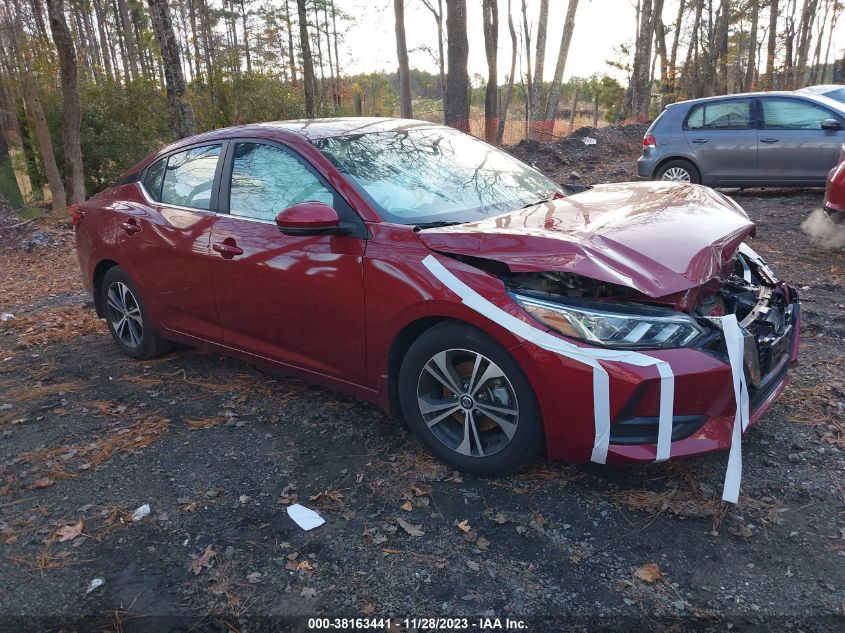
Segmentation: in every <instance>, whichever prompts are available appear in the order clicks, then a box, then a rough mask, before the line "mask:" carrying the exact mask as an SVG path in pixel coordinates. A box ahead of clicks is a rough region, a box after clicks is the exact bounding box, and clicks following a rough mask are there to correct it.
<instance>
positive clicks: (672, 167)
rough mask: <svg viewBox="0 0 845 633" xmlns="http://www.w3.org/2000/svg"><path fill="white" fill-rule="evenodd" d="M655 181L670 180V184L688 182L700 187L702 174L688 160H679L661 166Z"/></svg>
mask: <svg viewBox="0 0 845 633" xmlns="http://www.w3.org/2000/svg"><path fill="white" fill-rule="evenodd" d="M654 179H655V180H668V181H670V182H688V183H692V184H694V185H699V184H701V173H700V172H699V171H698V169H697V168H696V166H695V165H693V164H692V163H691V162H689V161H688V160H683V159H681V158H677V159H675V160H670V161H668V162H666V163H664V164H663V165H661V166H660V169H658V170H657V173H656V174H655V175H654Z"/></svg>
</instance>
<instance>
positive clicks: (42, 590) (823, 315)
mask: <svg viewBox="0 0 845 633" xmlns="http://www.w3.org/2000/svg"><path fill="white" fill-rule="evenodd" d="M628 136H630V138H627V137H626V138H627V140H626V141H625V142H624V143H623V142H621V141H620V142H619V145H620V147H621V149H620V147H616V148H615V149H612V151H611V150H610V149H607V147H606V146H607V145H610V144H611V142H610V141H608V142H607V143H605V142H604V141H603V140H602V138H601V137H599V139H598V140H599V143H598V144H597V145H596V146H589V147H588V146H583V149H582V148H581V147H575V150H577V151H578V152H582V153H583V152H591V151H592V152H595V153H596V155H592V154H590V155H587V156H586V157H585V156H584V155H582V156H581V158H582V162H581V166H580V167H579V166H578V165H574V164H573V163H572V161H574V160H575V159H576V158H577V156H575V154H574V153H573V154H572V155H571V156H570V155H569V154H566V155H564V159H562V160H561V161H560V162H558V164H557V165H550V164H548V163H545V164H544V165H543V168H544V169H546V170H547V171H548V172H549V173H550V174H551V175H553V176H555V177H558V178H559V179H566V177H567V176H568V175H569V174H570V172H571V171H572V170H573V169H575V170H577V171H579V177H580V178H581V180H582V181H583V182H587V183H589V182H595V181H598V180H606V179H609V178H612V179H615V180H624V179H626V178H630V176H631V175H632V174H633V173H634V169H635V166H634V165H633V164H632V162H631V161H632V157H635V155H636V154H635V151H636V149H635V148H636V147H637V146H638V142H639V136H641V131H639V132H637V133H631V134H629V135H628ZM632 139H636V142H635V141H634V140H632ZM626 143H627V145H626ZM582 145H583V143H582ZM625 148H627V150H626V149H625ZM556 151H559V150H556ZM599 152H605V153H604V154H600V153H599ZM626 152H627V153H626ZM547 154H548V153H547ZM611 154H612V156H611ZM597 157H598V158H597ZM591 165H592V166H593V167H591ZM610 174H617V175H616V176H612V175H610ZM730 193H731V195H734V196H735V197H736V199H737V200H738V201H739V202H740V204H742V205H743V206H744V207H745V208H746V209H747V211H748V212H749V214H750V215H751V217H752V218H753V219H754V220H755V221H756V222H757V223H758V225H759V228H758V238H757V239H756V240H755V241H754V247H755V248H756V249H757V250H759V251H760V252H761V253H762V254H763V255H764V256H765V257H766V258H767V259H768V260H769V263H770V264H771V265H772V267H773V268H774V269H775V270H776V271H777V272H779V273H780V274H781V275H782V276H783V277H784V278H786V279H788V280H790V281H791V282H792V283H794V284H795V285H797V287H798V288H799V289H800V290H801V294H802V313H803V318H804V323H803V332H802V334H803V340H802V345H801V359H802V360H801V366H799V367H798V368H796V369H795V370H794V371H793V383H792V384H791V385H790V386H789V387H788V388H787V390H786V392H785V393H784V394H783V396H782V397H781V398H780V400H779V401H778V402H777V403H776V404H775V406H774V407H773V408H772V409H771V410H770V411H769V413H768V414H767V415H766V416H765V417H764V418H763V419H762V420H761V421H760V423H759V424H757V425H756V426H755V427H753V428H752V429H751V430H749V432H748V433H747V434H746V436H745V437H744V439H743V457H744V473H743V475H744V477H743V485H742V497H741V500H740V503H739V505H737V506H728V505H724V504H722V503H721V502H720V500H719V497H720V493H721V484H722V478H723V475H724V471H725V466H726V462H727V455H726V454H724V453H721V454H715V455H708V456H703V457H697V458H691V459H686V460H680V461H671V462H668V463H663V464H659V465H641V466H632V467H625V468H611V467H599V466H595V465H582V466H571V465H566V464H560V463H552V462H548V461H546V460H540V461H538V462H537V463H536V464H534V465H533V466H532V467H531V468H530V469H529V470H527V471H526V472H524V473H521V474H519V475H516V476H512V477H508V478H502V479H479V478H474V477H470V476H462V475H460V474H458V473H456V472H453V471H450V470H449V469H447V468H445V467H443V466H442V465H440V464H439V463H438V462H436V461H434V460H432V459H431V458H429V457H427V456H426V454H425V453H424V452H423V451H422V448H421V446H420V445H419V444H418V443H417V442H416V441H415V440H414V439H413V438H412V437H411V436H410V435H409V433H408V432H407V430H406V429H405V427H404V426H403V425H402V424H401V423H399V422H396V421H391V420H388V419H386V417H385V416H384V415H383V414H382V413H381V412H380V411H379V410H377V409H376V408H374V407H372V406H370V405H368V404H365V403H363V402H360V401H357V400H355V399H353V398H349V397H347V396H343V395H338V394H336V393H333V392H330V391H327V390H323V389H320V388H316V387H312V386H309V385H307V384H305V383H302V382H300V381H297V380H293V379H290V378H287V377H285V376H283V375H281V374H277V373H273V372H270V371H265V370H263V369H260V368H256V367H253V366H250V365H247V364H244V363H241V362H239V361H235V360H231V359H226V358H222V357H220V356H218V355H216V354H211V353H206V352H202V351H198V350H194V349H188V348H183V349H179V350H177V351H176V352H174V353H172V354H170V355H169V356H166V357H164V358H162V359H159V360H156V361H153V362H136V361H133V360H131V359H128V358H126V357H124V356H122V355H120V354H119V353H118V350H117V348H116V347H115V346H114V344H113V343H112V341H111V338H110V337H109V335H108V334H107V332H106V330H105V327H104V325H103V324H102V323H101V322H100V321H98V320H97V319H96V318H95V317H94V316H93V314H92V311H91V310H89V309H87V308H84V307H83V304H84V303H85V302H86V301H87V299H86V297H85V295H84V293H83V292H82V289H81V284H80V282H79V271H78V266H77V264H76V261H75V253H74V251H73V247H72V243H73V242H72V236H71V235H70V233H69V231H68V229H67V227H61V226H60V227H51V228H46V227H45V226H44V225H43V224H42V225H35V224H31V225H27V226H25V227H21V228H13V229H9V230H7V231H5V232H4V236H5V237H6V239H4V240H3V246H2V249H0V271H2V273H0V274H2V287H0V313H2V314H3V316H2V317H0V477H2V479H0V626H2V629H3V630H4V631H12V630H15V631H24V630H33V631H44V630H60V629H64V630H97V631H162V632H174V631H189V630H190V631H203V632H205V631H208V632H211V631H244V632H247V631H259V630H261V631H264V630H266V631H271V630H274V631H275V630H292V629H296V630H299V629H302V630H305V629H306V628H307V621H306V620H303V619H301V618H300V619H296V616H303V615H308V616H313V615H319V616H332V617H333V616H336V615H345V616H351V617H388V616H393V617H426V616H471V617H472V619H471V620H470V622H469V626H470V628H477V627H473V626H472V625H473V623H475V624H477V619H476V618H477V617H500V618H505V617H510V618H512V619H514V618H515V619H521V620H523V621H524V622H525V623H527V626H528V627H529V628H528V630H530V631H546V630H548V631H562V630H574V631H582V630H583V631H595V630H614V631H616V630H626V631H627V630H634V629H638V628H642V627H643V626H647V627H649V628H650V629H652V630H687V629H707V630H714V631H725V630H728V629H729V628H731V627H733V628H734V630H739V631H749V630H760V631H763V630H771V629H773V628H778V629H779V630H795V631H798V630H801V631H834V630H837V631H841V630H843V629H845V459H843V449H845V386H843V374H845V371H843V368H845V305H843V302H845V262H843V251H842V250H829V249H825V248H823V247H822V246H820V245H818V244H816V243H815V242H814V241H813V240H811V238H810V237H808V236H807V235H806V234H804V233H803V232H802V231H801V229H800V225H801V223H802V222H803V221H804V220H805V219H806V218H807V217H808V216H809V215H810V214H811V212H812V211H813V210H814V209H815V208H816V207H818V206H819V204H820V202H821V192H818V191H799V192H784V191H777V192H761V191H750V192H730ZM9 225H10V223H7V226H9ZM0 231H2V222H0ZM22 242H24V243H23V244H22ZM9 314H11V315H13V317H10V316H8V315H9ZM297 502H298V503H302V504H304V505H307V506H308V507H311V508H314V509H316V510H317V511H319V513H320V514H321V515H322V516H323V517H324V518H325V519H326V523H325V525H323V526H321V527H319V528H317V529H315V530H313V531H310V532H305V531H303V530H301V529H300V528H299V527H297V526H296V525H295V524H294V523H293V522H292V521H291V520H290V519H289V518H288V516H287V514H286V511H285V507H286V506H287V505H290V504H292V503H297ZM144 504H148V505H149V509H150V513H149V515H147V516H145V517H143V518H140V519H139V520H133V519H132V514H133V511H135V510H136V509H137V508H139V507H141V506H142V505H144ZM95 579H98V581H97V582H96V583H94V584H98V583H100V581H102V582H101V583H100V584H99V586H96V587H94V586H93V585H92V584H91V583H92V581H95ZM288 618H294V619H293V620H289V619H288ZM405 628H406V627H404V626H402V625H400V626H396V625H395V624H394V626H393V628H392V629H391V630H395V631H401V630H405ZM435 628H436V627H435ZM437 630H444V629H443V628H438V629H437Z"/></svg>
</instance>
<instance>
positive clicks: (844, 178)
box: [824, 145, 845, 224]
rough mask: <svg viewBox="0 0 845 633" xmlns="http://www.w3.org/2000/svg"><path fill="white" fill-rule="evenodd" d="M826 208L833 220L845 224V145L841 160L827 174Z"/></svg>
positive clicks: (840, 156) (840, 153)
mask: <svg viewBox="0 0 845 633" xmlns="http://www.w3.org/2000/svg"><path fill="white" fill-rule="evenodd" d="M824 210H825V213H826V214H827V216H828V217H829V218H830V219H831V220H833V221H834V222H836V223H837V224H845V145H843V146H842V149H841V150H840V152H839V162H838V163H837V165H836V166H835V167H834V168H833V169H831V170H830V171H829V172H828V174H827V187H826V188H825V190H824Z"/></svg>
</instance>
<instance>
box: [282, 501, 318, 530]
mask: <svg viewBox="0 0 845 633" xmlns="http://www.w3.org/2000/svg"><path fill="white" fill-rule="evenodd" d="M288 516H289V517H290V518H291V519H293V521H294V523H296V524H297V525H298V526H299V527H301V528H302V529H303V530H305V531H306V532H307V531H308V530H313V529H314V528H315V527H320V526H321V525H323V523H325V522H326V520H325V519H324V518H323V517H321V516H320V515H319V514H317V513H316V512H314V510H312V509H311V508H306V507H305V506H303V505H299V504H298V503H294V504H293V505H290V506H288Z"/></svg>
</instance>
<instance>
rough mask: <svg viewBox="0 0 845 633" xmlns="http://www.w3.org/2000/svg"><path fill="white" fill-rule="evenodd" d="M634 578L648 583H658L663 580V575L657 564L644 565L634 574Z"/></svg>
mask: <svg viewBox="0 0 845 633" xmlns="http://www.w3.org/2000/svg"><path fill="white" fill-rule="evenodd" d="M634 576H636V577H637V578H639V579H640V580H645V581H646V582H656V581H658V580H660V579H661V578H663V574H661V573H660V568H659V567H658V566H657V564H656V563H647V564H645V565H642V566H641V567H639V568H638V569H637V571H635V572H634Z"/></svg>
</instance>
